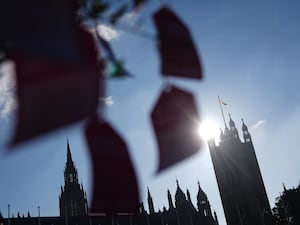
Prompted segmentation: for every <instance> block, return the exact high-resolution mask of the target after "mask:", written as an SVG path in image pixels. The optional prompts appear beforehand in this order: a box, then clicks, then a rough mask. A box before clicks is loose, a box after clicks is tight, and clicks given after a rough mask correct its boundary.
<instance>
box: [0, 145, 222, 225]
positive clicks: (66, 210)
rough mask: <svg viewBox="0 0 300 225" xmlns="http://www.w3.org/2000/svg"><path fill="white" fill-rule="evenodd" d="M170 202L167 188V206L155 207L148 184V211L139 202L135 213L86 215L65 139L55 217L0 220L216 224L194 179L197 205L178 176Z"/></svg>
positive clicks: (42, 224) (61, 224) (50, 224)
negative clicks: (62, 168) (62, 184)
mask: <svg viewBox="0 0 300 225" xmlns="http://www.w3.org/2000/svg"><path fill="white" fill-rule="evenodd" d="M176 182H177V190H176V193H175V196H174V197H175V198H174V200H175V201H174V202H173V198H172V195H171V193H170V191H169V190H168V191H167V195H166V198H167V200H168V208H166V207H164V208H163V210H158V211H156V210H155V207H154V203H153V199H152V196H151V193H150V190H149V188H148V190H147V203H148V211H146V210H145V208H144V205H143V204H142V203H141V204H140V210H139V213H138V214H137V215H130V214H121V215H115V216H108V215H92V216H91V215H89V214H88V201H87V195H86V192H85V190H84V188H83V186H82V184H79V182H78V172H77V169H76V166H75V164H74V162H73V160H72V154H71V149H70V145H69V143H67V160H66V165H65V170H64V187H61V193H60V195H59V209H60V216H58V217H30V216H29V215H28V216H27V217H21V216H18V217H14V218H6V219H4V220H3V225H23V224H25V225H167V224H168V225H218V220H217V215H216V213H215V212H214V213H212V211H211V207H210V203H209V200H208V198H207V196H206V194H205V192H204V191H203V190H202V188H201V186H200V183H198V186H199V190H198V194H197V207H195V206H194V205H193V203H192V200H191V196H190V193H189V190H187V191H186V193H185V192H184V191H183V190H182V189H181V187H180V185H179V182H178V180H176Z"/></svg>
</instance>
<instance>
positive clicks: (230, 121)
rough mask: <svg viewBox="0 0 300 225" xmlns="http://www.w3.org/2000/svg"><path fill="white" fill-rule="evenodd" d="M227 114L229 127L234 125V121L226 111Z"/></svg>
mask: <svg viewBox="0 0 300 225" xmlns="http://www.w3.org/2000/svg"><path fill="white" fill-rule="evenodd" d="M228 116H229V127H230V128H232V127H235V123H234V121H233V120H232V119H231V115H230V113H228Z"/></svg>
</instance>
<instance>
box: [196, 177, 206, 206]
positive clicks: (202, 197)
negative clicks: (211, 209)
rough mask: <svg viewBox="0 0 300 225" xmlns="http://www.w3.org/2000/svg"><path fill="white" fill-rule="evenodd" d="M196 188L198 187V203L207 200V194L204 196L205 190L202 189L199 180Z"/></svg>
mask: <svg viewBox="0 0 300 225" xmlns="http://www.w3.org/2000/svg"><path fill="white" fill-rule="evenodd" d="M198 188H199V189H198V194H197V201H198V203H200V204H202V203H204V202H207V196H206V194H205V192H204V191H203V190H202V188H201V186H200V182H199V181H198Z"/></svg>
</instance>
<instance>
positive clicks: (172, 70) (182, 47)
mask: <svg viewBox="0 0 300 225" xmlns="http://www.w3.org/2000/svg"><path fill="white" fill-rule="evenodd" d="M153 19H154V22H155V26H156V28H157V30H158V44H157V45H158V50H159V54H160V58H161V73H162V74H163V75H165V76H177V77H186V78H196V79H201V78H202V76H203V75H202V68H201V64H200V60H199V57H198V53H197V50H196V48H195V46H194V43H193V40H192V38H191V35H190V33H189V30H188V28H187V27H186V26H185V25H184V24H183V22H182V21H181V20H180V19H179V18H178V17H177V16H176V15H175V14H174V13H173V12H172V11H171V10H170V9H169V8H167V7H162V8H161V9H160V10H158V11H157V12H156V13H155V14H154V16H153Z"/></svg>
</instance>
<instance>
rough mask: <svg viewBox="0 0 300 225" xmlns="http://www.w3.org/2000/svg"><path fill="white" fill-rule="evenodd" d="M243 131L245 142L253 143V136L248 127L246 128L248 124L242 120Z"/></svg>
mask: <svg viewBox="0 0 300 225" xmlns="http://www.w3.org/2000/svg"><path fill="white" fill-rule="evenodd" d="M242 123H243V125H242V130H243V136H244V141H245V142H251V141H252V140H251V135H250V133H249V131H248V127H247V126H246V124H245V123H244V120H243V119H242Z"/></svg>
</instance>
